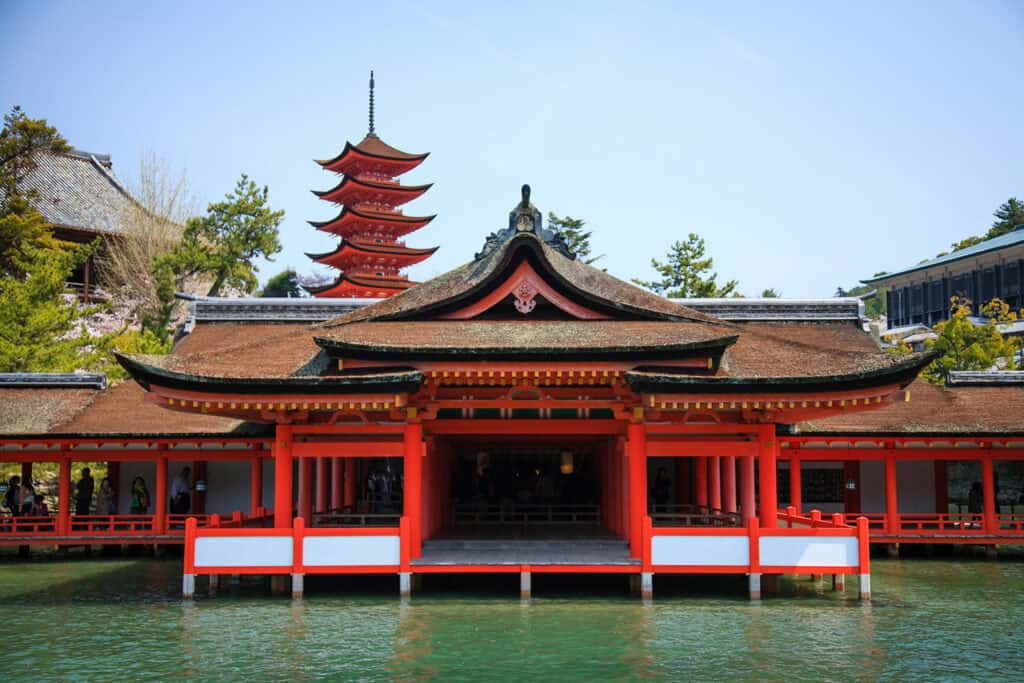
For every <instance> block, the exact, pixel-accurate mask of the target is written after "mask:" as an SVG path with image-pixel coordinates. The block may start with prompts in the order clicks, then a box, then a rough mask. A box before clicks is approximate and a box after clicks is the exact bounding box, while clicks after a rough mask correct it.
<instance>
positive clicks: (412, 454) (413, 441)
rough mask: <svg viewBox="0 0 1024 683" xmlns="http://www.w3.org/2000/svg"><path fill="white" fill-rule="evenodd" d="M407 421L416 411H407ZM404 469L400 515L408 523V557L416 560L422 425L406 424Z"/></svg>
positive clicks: (419, 531) (419, 538)
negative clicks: (401, 514)
mask: <svg viewBox="0 0 1024 683" xmlns="http://www.w3.org/2000/svg"><path fill="white" fill-rule="evenodd" d="M408 417H409V419H415V418H416V409H415V408H409V409H408ZM402 455H403V458H402V459H403V462H404V467H405V483H404V487H403V491H404V500H403V501H402V503H403V505H402V507H403V510H402V513H403V514H404V515H405V517H406V518H407V519H408V521H409V555H410V557H411V558H412V559H416V558H417V557H419V556H420V555H421V554H422V549H421V546H420V543H421V541H422V539H423V527H422V524H423V519H422V515H423V424H422V423H420V422H411V421H410V422H406V423H405V433H404V438H403V441H402Z"/></svg>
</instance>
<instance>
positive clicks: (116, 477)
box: [107, 460, 122, 512]
mask: <svg viewBox="0 0 1024 683" xmlns="http://www.w3.org/2000/svg"><path fill="white" fill-rule="evenodd" d="M107 479H109V480H110V488H111V490H113V492H114V505H115V506H117V504H118V503H119V502H120V492H121V463H120V462H118V461H117V460H114V461H108V462H107ZM115 509H117V508H116V507H115ZM117 511H118V512H122V510H120V509H118V510H117Z"/></svg>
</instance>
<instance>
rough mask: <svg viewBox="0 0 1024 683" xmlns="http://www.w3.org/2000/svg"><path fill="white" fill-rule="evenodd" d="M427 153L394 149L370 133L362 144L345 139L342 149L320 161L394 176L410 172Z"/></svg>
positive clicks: (339, 169) (331, 167)
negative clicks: (338, 152) (331, 156)
mask: <svg viewBox="0 0 1024 683" xmlns="http://www.w3.org/2000/svg"><path fill="white" fill-rule="evenodd" d="M428 155H429V153H427V154H409V153H407V152H403V151H401V150H398V149H395V148H394V147H392V146H391V145H389V144H387V143H386V142H384V141H383V140H381V139H380V138H378V137H377V136H376V135H375V134H373V133H370V134H369V135H367V136H366V137H365V138H363V139H362V141H361V142H359V144H356V145H353V144H352V143H351V142H346V143H345V148H344V149H343V150H341V153H340V154H338V155H337V156H335V157H333V158H331V159H325V160H322V161H321V160H318V161H317V163H318V164H320V165H321V166H323V167H324V168H326V169H327V170H328V171H334V172H335V173H344V174H345V175H349V176H358V175H364V174H378V175H384V176H388V177H390V178H394V177H397V176H400V175H402V174H403V173H408V172H409V171H411V170H412V169H414V168H416V167H417V166H419V165H420V164H421V163H423V160H424V159H426V158H427V156H428Z"/></svg>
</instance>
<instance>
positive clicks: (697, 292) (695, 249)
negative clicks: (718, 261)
mask: <svg viewBox="0 0 1024 683" xmlns="http://www.w3.org/2000/svg"><path fill="white" fill-rule="evenodd" d="M705 252H706V247H705V246H704V238H702V237H701V236H699V235H697V234H696V233H692V232H691V233H690V234H689V236H688V237H687V238H686V241H685V242H679V241H676V242H674V243H673V244H672V246H671V248H670V249H669V253H668V256H667V259H666V260H665V262H662V261H659V260H658V259H655V258H652V259H651V266H652V267H653V268H654V269H655V270H656V271H658V274H660V275H661V279H660V280H653V281H649V282H648V281H644V280H638V279H635V278H634V279H633V282H634V283H636V284H638V285H640V286H641V287H646V288H647V289H650V290H651V291H653V292H655V293H656V294H664V295H665V296H669V297H677V298H690V297H726V296H734V295H735V294H736V288H737V287H738V283H737V282H736V280H729V281H728V282H726V283H725V284H724V285H722V286H719V285H718V283H717V282H716V280H717V278H718V273H713V272H712V273H710V274H708V273H709V271H711V269H712V268H713V267H714V264H715V262H714V259H712V258H711V257H710V256H705Z"/></svg>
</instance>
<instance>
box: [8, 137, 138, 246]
mask: <svg viewBox="0 0 1024 683" xmlns="http://www.w3.org/2000/svg"><path fill="white" fill-rule="evenodd" d="M35 163H36V168H35V169H34V170H33V171H32V172H31V173H29V174H28V175H27V176H26V177H25V178H24V180H23V181H22V185H23V187H24V188H25V189H34V190H36V192H37V193H38V196H37V197H36V198H35V199H34V200H33V201H32V206H33V207H34V208H35V209H36V210H38V211H39V212H40V213H41V214H43V216H44V217H45V218H46V220H47V221H49V222H50V223H52V224H53V225H56V226H60V227H69V228H77V229H79V230H88V231H91V232H102V233H116V232H121V231H122V225H123V223H122V221H123V220H124V215H125V211H126V210H127V209H128V208H129V207H131V206H132V203H133V201H134V200H133V199H132V198H131V196H130V195H129V194H128V191H127V190H126V189H125V188H124V186H123V185H122V184H121V181H120V180H118V179H117V176H115V175H114V172H113V170H112V169H111V163H110V157H109V156H106V155H98V154H91V153H89V152H82V151H79V150H74V151H71V152H68V153H65V154H49V153H40V154H37V155H36V157H35Z"/></svg>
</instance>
